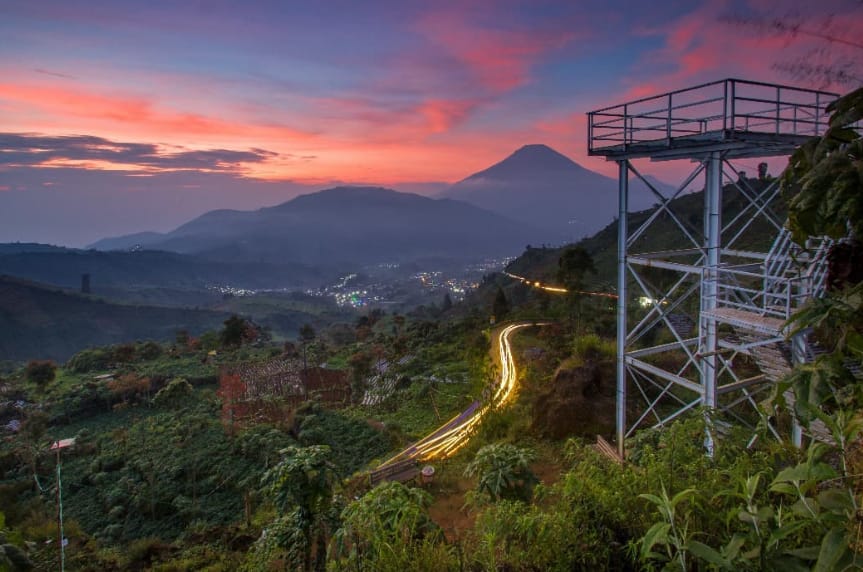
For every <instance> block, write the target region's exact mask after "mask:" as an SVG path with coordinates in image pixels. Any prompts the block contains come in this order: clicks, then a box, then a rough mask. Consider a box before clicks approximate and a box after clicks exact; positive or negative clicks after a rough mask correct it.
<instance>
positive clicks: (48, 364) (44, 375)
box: [25, 360, 57, 389]
mask: <svg viewBox="0 0 863 572" xmlns="http://www.w3.org/2000/svg"><path fill="white" fill-rule="evenodd" d="M25 375H26V377H27V381H30V382H32V383H35V384H36V385H38V386H39V388H40V389H44V388H45V386H46V385H48V384H49V383H51V382H52V381H54V378H55V377H56V375H57V366H56V365H54V362H52V361H42V360H31V361H30V363H28V364H27V369H26V371H25Z"/></svg>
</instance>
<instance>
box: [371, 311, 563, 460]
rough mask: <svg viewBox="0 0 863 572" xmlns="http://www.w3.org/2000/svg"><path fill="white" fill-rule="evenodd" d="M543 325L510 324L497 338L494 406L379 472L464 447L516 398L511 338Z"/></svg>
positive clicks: (424, 441) (413, 448)
mask: <svg viewBox="0 0 863 572" xmlns="http://www.w3.org/2000/svg"><path fill="white" fill-rule="evenodd" d="M544 325H547V324H545V323H533V322H531V323H520V324H511V325H509V326H506V327H505V328H503V329H502V330H501V331H500V333H499V334H498V336H497V346H498V356H499V358H500V364H501V372H500V378H499V380H498V383H497V387H496V388H495V392H494V395H493V397H492V399H491V402H490V403H489V404H486V405H482V406H480V407H478V408H477V409H476V410H475V411H474V412H473V414H472V415H470V416H469V417H467V418H465V419H464V420H463V421H462V422H461V423H459V424H456V425H454V423H455V421H456V420H457V419H458V418H459V417H460V416H461V415H463V413H461V414H459V415H456V416H455V417H453V418H452V419H450V420H449V421H447V422H446V423H444V424H443V425H441V426H440V427H439V428H438V429H436V430H435V431H433V432H431V433H430V434H429V435H427V436H426V437H424V438H422V439H420V440H419V441H417V442H416V443H414V444H413V445H411V446H410V447H408V448H407V449H405V450H404V451H401V452H400V453H399V454H397V455H395V456H394V457H392V458H390V459H388V460H387V461H386V462H384V463H383V464H381V465H380V467H379V468H382V467H385V466H387V465H391V464H392V463H395V462H397V461H402V460H406V459H416V460H418V461H429V460H432V459H446V458H447V457H450V456H452V455H453V454H455V453H456V452H457V451H458V450H459V449H461V448H462V447H464V446H465V445H466V444H467V443H468V441H469V440H470V436H471V435H472V434H473V432H474V431H475V429H476V427H477V426H478V425H479V423H480V422H481V421H482V419H483V417H484V416H485V414H486V413H488V412H489V411H490V410H491V409H493V408H498V407H504V406H505V405H507V404H508V403H509V402H510V401H511V400H512V399H513V398H514V397H515V394H516V392H515V388H516V383H517V381H518V371H517V369H516V367H515V359H514V358H513V355H512V345H511V343H510V337H511V336H512V334H514V333H515V332H517V331H518V330H520V329H521V328H526V327H528V326H544Z"/></svg>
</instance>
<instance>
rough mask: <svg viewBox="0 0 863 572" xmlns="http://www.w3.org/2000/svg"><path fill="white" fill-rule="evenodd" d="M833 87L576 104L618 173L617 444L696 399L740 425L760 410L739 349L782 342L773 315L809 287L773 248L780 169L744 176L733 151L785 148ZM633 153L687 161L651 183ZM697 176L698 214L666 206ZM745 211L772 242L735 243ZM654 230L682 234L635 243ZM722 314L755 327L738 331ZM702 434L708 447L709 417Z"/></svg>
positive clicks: (754, 87)
mask: <svg viewBox="0 0 863 572" xmlns="http://www.w3.org/2000/svg"><path fill="white" fill-rule="evenodd" d="M765 93H766V94H767V95H764V94H765ZM835 98H836V95H835V94H829V93H824V92H815V91H808V90H797V89H795V88H789V87H786V86H777V85H769V84H761V83H753V82H742V81H740V80H724V81H722V82H715V83H713V84H705V85H703V86H697V87H695V88H691V89H689V90H681V91H678V92H672V93H669V94H663V95H660V96H656V97H653V98H645V99H642V100H637V101H635V102H630V103H627V104H623V105H620V106H615V107H611V108H606V109H603V110H599V111H596V112H591V113H590V114H588V115H589V126H590V133H589V151H590V153H591V154H593V155H603V156H605V157H606V158H607V159H608V160H612V161H616V162H617V164H618V174H619V175H618V180H619V212H618V222H619V224H618V282H617V290H618V296H619V298H618V307H617V332H618V334H617V356H618V360H617V415H616V424H617V447H618V452H619V453H620V454H621V455H623V454H624V442H625V439H626V438H627V437H629V436H630V435H632V434H633V432H634V431H636V430H637V429H638V428H641V427H646V426H660V427H661V426H663V425H665V424H667V423H669V422H670V421H672V420H674V419H675V418H677V417H679V416H680V415H682V414H684V413H686V412H687V411H690V410H693V409H695V408H698V407H703V408H704V410H705V411H709V412H711V414H710V415H709V418H710V419H713V418H716V417H719V416H721V417H724V418H726V419H727V420H729V421H734V422H736V423H740V424H743V425H747V426H750V427H753V426H754V424H755V423H757V422H758V421H759V420H761V415H762V414H761V413H760V408H759V407H758V399H760V398H762V396H761V395H760V394H761V393H763V392H765V391H766V390H768V389H769V388H770V384H769V383H765V382H768V381H770V376H769V375H767V374H766V372H763V371H759V369H758V368H757V367H755V366H754V365H753V363H752V362H753V358H752V357H751V355H752V354H753V352H756V351H758V348H761V347H765V346H771V347H772V346H776V345H777V344H778V343H779V342H784V339H785V332H784V331H783V325H784V322H785V320H786V319H787V317H788V315H790V312H791V311H793V309H794V308H797V307H799V305H800V304H801V303H802V302H803V301H805V299H806V296H807V295H812V292H813V288H812V281H811V276H809V275H807V278H809V279H810V281H809V283H808V284H809V286H808V288H807V287H800V285H799V284H798V283H797V282H794V283H793V284H792V282H791V281H790V279H789V278H788V276H789V273H788V272H786V270H787V268H786V266H787V264H788V263H787V260H788V259H790V258H791V257H790V256H788V255H787V252H786V251H782V252H778V251H777V249H780V248H782V246H781V245H779V246H777V243H781V242H782V240H785V239H787V237H785V238H783V234H782V233H783V226H784V214H781V212H782V211H781V208H779V205H778V204H777V203H778V201H777V199H778V197H779V191H780V189H779V180H778V179H772V180H770V179H761V180H753V179H748V178H746V177H743V176H741V175H740V174H739V173H740V171H739V170H738V169H737V168H736V167H735V165H734V163H733V161H735V160H736V159H737V158H741V157H769V156H781V155H787V154H789V153H790V152H791V151H792V150H793V149H794V148H795V147H796V146H798V145H799V144H801V143H802V142H804V141H805V140H806V139H807V138H809V137H811V136H813V135H820V134H821V132H822V131H823V128H824V126H826V123H827V121H826V117H827V115H826V110H825V107H826V106H827V104H829V103H830V102H831V101H833V100H834V99H835ZM699 114H701V115H699ZM636 158H650V159H651V160H681V159H682V160H688V161H692V162H694V166H693V168H692V169H691V170H690V172H689V174H688V175H687V176H685V177H683V178H682V180H681V182H680V184H679V185H678V186H677V187H676V188H675V189H674V190H673V191H672V192H671V193H663V192H662V190H660V189H659V188H657V185H655V184H654V183H652V182H651V180H650V179H648V178H647V177H645V176H644V175H643V174H642V173H641V172H640V171H639V169H638V168H636V166H635V165H634V164H633V162H632V160H633V159H636ZM632 181H639V182H640V183H641V184H642V185H643V186H645V187H647V188H648V189H649V191H650V192H651V193H652V195H653V196H655V198H656V200H657V203H656V205H655V208H654V209H653V210H652V211H651V212H649V214H646V215H645V214H644V213H637V214H636V213H629V212H628V202H629V189H630V183H631V182H632ZM702 188H703V191H704V192H703V206H702V208H701V211H702V212H701V217H700V221H693V220H692V217H691V216H689V217H687V216H685V215H683V214H681V213H678V212H675V210H674V205H673V201H674V200H675V199H678V198H680V197H684V196H685V195H687V194H688V193H690V192H692V191H697V190H701V189H702ZM755 225H761V226H762V227H766V228H768V229H771V230H773V231H775V233H776V235H777V236H779V237H780V238H779V240H777V241H776V242H775V243H774V247H773V249H772V250H771V252H755V251H753V250H751V249H750V250H745V249H743V248H742V247H740V245H741V244H743V245H746V242H747V241H746V239H747V238H749V237H751V236H753V228H754V226H755ZM630 227H631V228H630ZM759 230H760V231H761V234H762V235H763V228H761V229H759ZM657 233H663V239H664V240H663V242H665V243H670V242H672V241H671V240H669V237H667V236H665V235H666V234H667V233H675V234H676V235H677V240H676V241H674V242H675V243H677V244H682V245H685V246H684V247H683V248H679V249H676V250H665V251H660V252H648V251H645V244H644V243H645V242H646V241H647V239H648V238H649V237H654V238H655V237H656V236H657ZM789 244H790V242H789ZM786 248H787V245H786ZM777 261H779V262H777ZM783 264H784V265H785V266H781V265H783ZM780 266H781V268H780ZM798 274H799V273H798ZM636 302H639V304H636ZM735 312H736V313H735ZM748 316H755V318H756V319H750V318H748ZM735 319H737V320H738V321H740V322H741V323H739V324H735V322H734V320H735ZM742 322H746V323H742ZM735 327H744V328H746V331H747V332H755V333H756V334H757V335H755V334H753V335H751V336H750V335H749V334H747V336H749V337H747V336H743V337H742V338H741V336H738V332H737V331H736V330H735ZM753 336H754V337H753ZM744 338H745V339H744ZM796 345H797V346H799V345H800V344H796ZM796 353H797V354H799V353H800V351H796ZM798 359H799V356H798ZM631 397H635V398H637V399H631ZM639 401H640V402H641V405H640V406H639V407H634V403H635V402H639ZM633 413H634V414H633ZM766 426H767V427H768V428H769V430H770V431H772V432H773V433H774V434H775V435H776V430H775V429H774V428H773V427H772V426H771V425H770V424H769V423H768V424H766ZM776 436H777V437H778V435H776ZM705 446H706V447H707V450H708V452H709V453H710V452H712V449H713V432H712V431H710V430H708V431H707V435H706V438H705Z"/></svg>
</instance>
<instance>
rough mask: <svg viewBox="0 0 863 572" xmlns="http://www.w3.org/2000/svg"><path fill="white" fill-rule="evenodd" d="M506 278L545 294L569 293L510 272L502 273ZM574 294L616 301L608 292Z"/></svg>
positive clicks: (579, 291) (563, 289)
mask: <svg viewBox="0 0 863 572" xmlns="http://www.w3.org/2000/svg"><path fill="white" fill-rule="evenodd" d="M503 273H504V274H505V275H506V276H509V277H510V278H512V279H513V280H518V281H519V282H521V283H522V284H527V285H528V286H531V287H533V288H537V289H539V290H545V291H546V292H554V293H555V294H566V293H568V292H569V290H567V289H566V288H563V287H562V286H549V285H548V284H543V283H542V282H540V281H539V280H530V279H528V278H525V277H524V276H519V275H518V274H513V273H512V272H507V271H504V272H503ZM574 293H575V294H584V295H586V296H602V297H603V298H613V299H615V300H616V299H617V294H611V293H610V292H593V291H588V290H574Z"/></svg>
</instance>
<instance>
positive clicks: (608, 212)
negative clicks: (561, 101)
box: [440, 143, 665, 244]
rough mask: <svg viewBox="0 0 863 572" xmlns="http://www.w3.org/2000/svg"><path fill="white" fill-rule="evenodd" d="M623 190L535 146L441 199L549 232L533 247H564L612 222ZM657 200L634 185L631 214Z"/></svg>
mask: <svg viewBox="0 0 863 572" xmlns="http://www.w3.org/2000/svg"><path fill="white" fill-rule="evenodd" d="M657 184H658V185H659V187H660V188H663V187H665V185H664V184H662V183H661V182H658V183H657ZM617 188H618V183H617V181H616V180H614V179H611V178H609V177H606V176H605V175H602V174H600V173H597V172H595V171H591V170H590V169H587V168H585V167H583V166H582V165H579V164H578V163H577V162H575V161H573V160H572V159H570V158H569V157H567V156H566V155H564V154H563V153H560V152H559V151H556V150H554V149H552V148H551V147H549V146H548V145H544V144H538V143H534V144H529V145H524V146H522V147H520V148H519V149H516V150H515V151H514V152H513V153H511V154H510V155H509V156H507V157H506V158H505V159H503V160H502V161H499V162H498V163H495V164H494V165H492V166H491V167H488V168H487V169H483V170H482V171H478V172H476V173H473V174H471V175H469V176H467V177H465V178H464V179H462V180H461V181H459V182H457V183H455V184H454V185H452V186H451V187H450V188H449V189H447V190H446V191H444V192H443V193H441V195H440V196H442V197H447V198H453V199H457V200H462V201H465V202H469V203H471V204H473V205H476V206H479V207H481V208H486V209H488V210H492V211H493V212H496V213H498V214H501V215H503V216H507V217H510V218H513V219H515V220H517V221H520V222H523V223H524V224H526V225H529V226H530V227H532V228H540V229H543V232H541V233H540V234H538V235H537V236H536V237H535V239H534V241H533V242H540V243H546V242H548V243H552V244H559V243H561V242H564V241H570V242H571V241H574V240H575V239H578V238H581V237H584V236H589V235H590V234H592V233H594V232H597V231H599V230H601V229H602V228H603V227H604V226H605V225H607V224H608V223H609V222H611V221H612V220H613V219H614V217H615V216H616V214H617ZM653 200H654V199H653V197H652V195H651V193H650V192H649V191H648V189H647V187H646V185H644V184H643V183H641V182H640V181H633V182H632V183H631V184H630V205H629V206H630V211H637V210H642V209H644V208H648V207H649V206H650V205H651V204H652V202H653Z"/></svg>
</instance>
